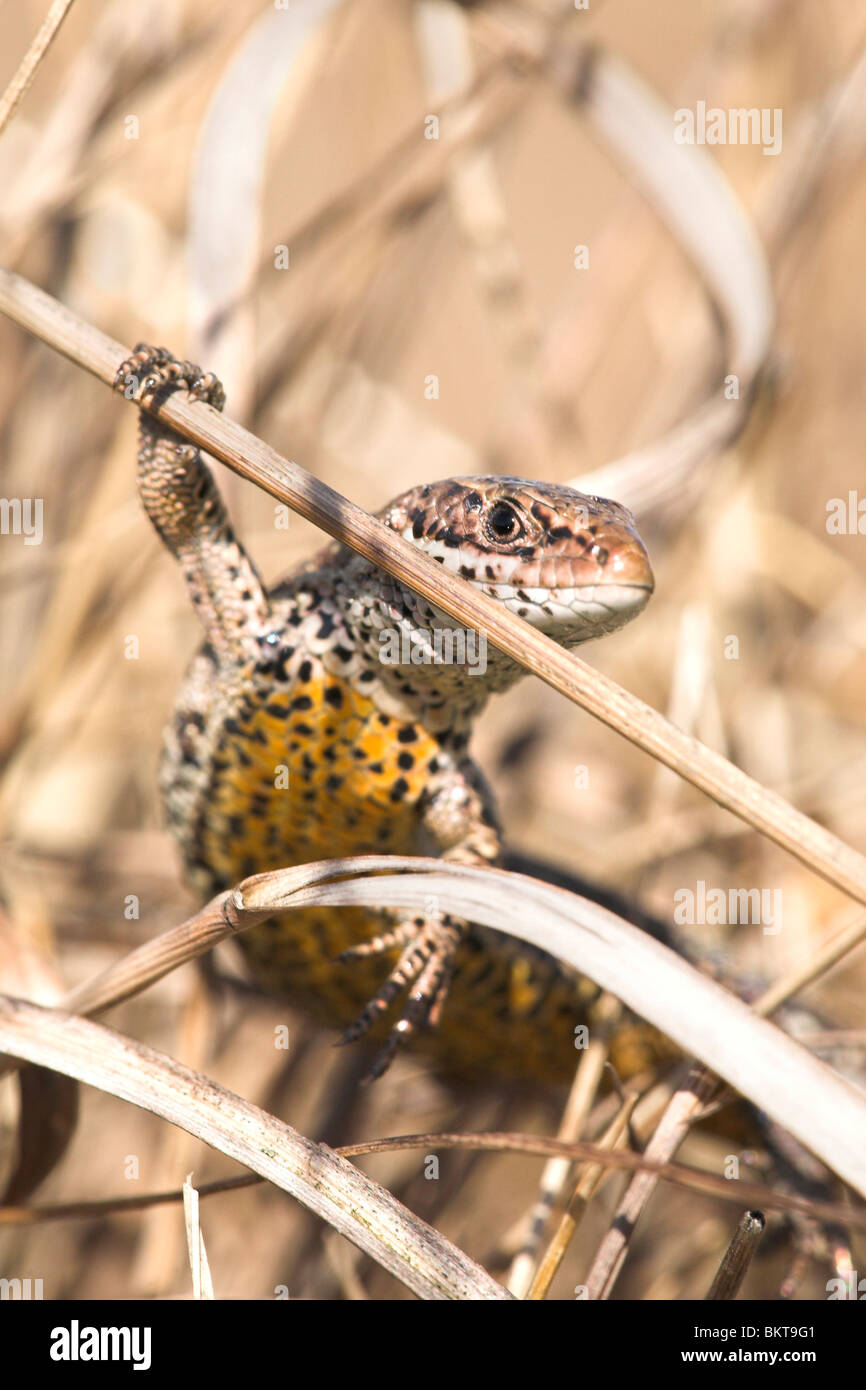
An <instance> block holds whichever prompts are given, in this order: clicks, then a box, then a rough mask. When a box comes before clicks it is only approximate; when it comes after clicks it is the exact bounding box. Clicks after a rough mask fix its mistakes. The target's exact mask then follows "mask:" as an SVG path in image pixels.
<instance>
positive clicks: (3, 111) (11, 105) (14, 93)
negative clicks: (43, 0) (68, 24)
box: [0, 0, 74, 134]
mask: <svg viewBox="0 0 866 1390" xmlns="http://www.w3.org/2000/svg"><path fill="white" fill-rule="evenodd" d="M73 3H74V0H54V4H53V5H52V6H51V9H50V10H49V11H48V13H47V15H46V16H45V18H44V19H43V21H42V23H41V25H40V26H39V33H38V34H37V35H36V37H35V39H34V40H33V42H32V43H31V45H30V47H29V48H28V50H27V52H26V53H25V54H24V57H23V58H22V59H21V63H20V65H19V67H18V71H17V72H16V73H15V76H14V77H13V78H12V81H11V82H10V83H9V86H8V87H7V88H6V91H5V92H4V93H3V96H2V97H0V134H2V132H3V130H4V129H5V128H6V125H7V123H8V122H9V120H10V118H11V116H12V115H13V114H14V112H15V110H16V108H17V107H18V105H19V103H20V102H21V101H22V100H23V99H24V96H25V95H26V93H27V89H28V87H29V86H30V83H31V82H32V81H33V79H34V77H35V76H36V72H37V69H38V67H39V64H40V63H41V62H42V59H43V58H44V57H45V54H46V53H47V52H48V50H49V48H50V47H51V45H52V43H53V42H54V38H55V35H56V34H57V31H58V29H59V28H60V26H61V24H62V23H63V21H64V19H65V18H66V16H67V14H68V13H69V11H70V10H71V8H72V5H73Z"/></svg>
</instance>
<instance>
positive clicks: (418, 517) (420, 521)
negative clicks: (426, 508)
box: [412, 512, 424, 541]
mask: <svg viewBox="0 0 866 1390" xmlns="http://www.w3.org/2000/svg"><path fill="white" fill-rule="evenodd" d="M423 534H424V516H423V513H421V512H416V513H415V518H414V520H413V522H412V535H413V536H414V537H415V539H416V541H418V540H420V539H421V537H422V536H423Z"/></svg>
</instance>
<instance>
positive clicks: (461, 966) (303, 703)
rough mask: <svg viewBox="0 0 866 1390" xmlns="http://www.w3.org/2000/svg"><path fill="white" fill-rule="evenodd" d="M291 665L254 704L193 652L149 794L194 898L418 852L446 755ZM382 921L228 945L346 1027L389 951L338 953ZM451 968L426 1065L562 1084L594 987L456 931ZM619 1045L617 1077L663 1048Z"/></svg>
mask: <svg viewBox="0 0 866 1390" xmlns="http://www.w3.org/2000/svg"><path fill="white" fill-rule="evenodd" d="M299 656H300V661H298V660H297V659H296V660H295V661H294V662H293V664H292V670H291V673H290V676H289V677H288V678H287V680H286V682H285V683H281V682H280V681H276V682H274V683H270V682H269V686H268V691H267V697H266V698H261V696H260V693H257V692H255V690H254V673H239V674H238V676H237V678H236V680H235V681H234V684H232V683H231V682H229V681H228V680H227V679H226V677H225V675H224V674H221V675H220V676H219V678H217V672H216V667H215V663H214V660H213V658H212V657H211V656H209V655H208V653H206V652H205V653H201V654H200V655H199V657H198V658H196V661H195V662H194V664H193V667H192V668H191V671H190V675H189V677H188V680H187V683H186V686H185V688H184V691H183V692H182V694H181V698H180V700H179V705H178V714H177V716H176V718H175V720H174V722H173V724H172V726H171V727H170V729H169V730H168V731H167V736H166V750H165V758H164V764H163V777H162V783H163V794H164V796H165V801H166V807H167V812H168V817H169V820H170V821H171V822H172V824H173V827H174V829H175V832H176V834H177V835H178V837H179V838H180V840H181V844H182V847H183V849H184V853H185V855H186V858H187V862H188V864H189V867H190V869H191V870H192V871H193V872H194V873H195V874H197V876H198V878H199V881H200V882H201V883H202V885H203V886H204V887H205V888H206V889H207V891H210V892H213V891H214V890H215V889H219V888H225V887H229V886H231V885H233V884H235V883H237V882H239V881H240V880H241V879H243V878H245V877H247V876H248V875H250V874H254V873H261V872H264V871H265V870H268V869H278V868H282V867H286V866H289V865H293V864H303V863H309V862H310V861H312V860H316V859H331V858H340V857H343V856H345V855H353V854H371V853H379V854H382V853H385V854H388V853H390V854H418V853H426V852H429V845H427V844H426V843H425V842H424V840H423V838H422V831H421V824H420V814H419V802H420V800H421V797H422V795H423V793H424V791H425V789H426V787H427V786H428V785H429V779H430V776H431V774H432V773H435V771H436V769H437V767H438V765H439V761H440V760H441V758H442V757H443V756H447V755H444V754H443V750H442V747H441V744H440V743H439V742H438V741H437V740H436V739H435V738H433V737H432V736H431V735H430V734H429V733H428V732H427V731H426V730H425V729H424V728H423V726H422V725H420V724H413V723H411V722H408V721H405V720H401V719H398V718H396V717H394V716H392V715H388V714H385V713H383V712H382V711H381V710H380V709H379V708H378V707H377V706H376V705H375V704H374V702H373V701H372V700H371V699H369V698H367V697H366V696H364V695H363V694H361V693H359V692H358V690H357V689H356V688H354V687H353V686H352V685H351V684H350V683H349V682H347V681H341V680H338V679H335V678H334V676H333V673H332V672H330V671H329V670H328V668H327V667H326V665H325V664H324V662H323V661H322V659H321V658H320V657H318V656H315V655H311V654H309V652H308V650H307V648H306V646H304V647H303V648H302V650H301V652H300V653H299ZM227 689H228V690H229V692H230V693H229V695H228V696H226V694H225V691H226V690H227ZM214 690H218V691H220V692H222V693H221V695H220V698H219V702H218V703H217V701H216V700H215V698H214V696H213V691H214ZM390 925H393V921H392V920H391V919H389V918H388V917H387V916H385V915H384V914H382V913H376V912H370V911H365V910H362V909H355V908H348V907H342V908H327V907H322V908H308V909H305V910H303V911H298V912H294V913H284V914H281V915H280V916H278V917H274V918H272V919H270V920H269V921H268V922H265V923H263V924H262V925H261V926H258V927H254V928H251V929H250V930H249V931H246V932H244V933H242V934H241V935H240V937H239V938H238V943H239V945H240V947H241V950H242V951H243V953H244V955H245V957H246V959H247V962H248V965H249V967H250V969H251V972H252V974H253V976H254V977H255V978H256V980H257V981H258V982H259V983H260V984H261V985H262V987H263V988H265V989H267V990H268V992H270V993H276V994H279V995H281V996H283V997H285V998H286V999H288V1000H289V1001H290V1002H292V1003H294V1004H296V1005H297V1006H298V1007H300V1008H301V1009H302V1010H303V1011H304V1012H305V1013H306V1014H308V1015H309V1016H310V1017H312V1018H315V1019H317V1020H318V1021H319V1022H321V1023H323V1024H325V1025H327V1026H330V1027H338V1028H345V1027H347V1026H348V1025H349V1024H350V1023H352V1022H354V1020H355V1019H356V1018H357V1017H358V1015H359V1014H360V1013H361V1011H362V1010H363V1008H364V1006H365V1005H366V1003H367V1002H368V1000H369V999H370V998H371V997H372V996H373V995H375V994H376V992H377V991H378V989H379V987H380V986H381V984H382V981H383V980H384V979H385V978H386V977H387V975H388V973H389V971H390V969H391V968H392V966H393V964H394V963H395V961H396V959H397V955H398V952H397V951H393V952H388V953H385V954H383V955H379V956H373V957H369V958H366V959H360V960H353V961H352V962H350V963H345V964H342V963H340V962H339V961H338V960H337V959H336V958H337V957H338V956H339V955H340V953H341V952H343V951H345V950H347V949H348V948H350V947H352V946H355V945H358V944H360V943H362V942H365V941H369V940H370V939H371V938H372V937H374V936H376V935H378V934H379V933H381V932H382V931H383V930H386V929H387V928H388V926H390ZM455 965H456V968H455V971H454V977H453V981H452V985H451V989H450V992H449V995H448V998H447V1000H446V1003H445V1006H444V1009H443V1012H442V1017H441V1021H440V1024H439V1026H438V1028H437V1029H436V1030H435V1031H434V1032H432V1033H430V1034H429V1035H426V1036H422V1037H421V1038H420V1039H419V1042H420V1045H421V1047H422V1048H423V1049H424V1050H425V1051H429V1052H430V1053H432V1054H433V1055H434V1056H435V1058H436V1060H437V1062H438V1063H439V1064H440V1065H444V1066H445V1067H447V1068H449V1069H453V1070H456V1071H459V1072H462V1073H466V1072H472V1071H477V1072H481V1073H486V1074H493V1075H502V1076H505V1077H509V1076H510V1077H515V1076H524V1077H530V1078H535V1079H540V1080H546V1081H548V1082H549V1081H556V1080H566V1079H567V1078H568V1077H569V1076H570V1075H571V1074H572V1072H573V1069H574V1066H575V1062H576V1060H577V1057H578V1054H577V1053H576V1051H575V1031H574V1030H575V1027H576V1026H577V1025H578V1024H581V1023H584V1022H585V1021H586V1019H587V1016H588V1011H589V1010H590V1009H591V1006H592V1003H593V1001H594V999H595V998H596V997H597V995H598V989H597V987H596V986H595V985H594V984H593V983H592V982H590V981H588V980H583V979H580V978H576V977H575V976H574V974H573V973H572V972H571V971H569V970H566V969H565V968H564V967H562V966H561V965H560V964H559V962H557V961H556V960H554V959H553V958H552V957H550V956H547V955H545V954H544V953H542V952H538V951H533V950H531V949H530V948H526V947H517V946H515V945H514V944H513V943H512V942H511V941H509V940H507V939H505V938H502V937H500V936H498V935H497V934H496V933H495V932H490V931H486V930H482V929H470V932H469V934H468V936H467V938H466V939H465V941H464V943H463V944H462V945H461V947H460V949H459V952H458V957H457V960H456V962H455ZM391 1022H392V1020H391V1019H390V1018H389V1017H383V1018H382V1019H380V1020H379V1021H378V1022H377V1023H376V1024H374V1026H373V1028H372V1029H371V1030H370V1036H371V1038H373V1039H376V1040H381V1039H382V1038H384V1037H385V1036H386V1035H387V1033H388V1031H389V1028H390V1026H391ZM621 1040H622V1041H623V1046H622V1047H620V1048H619V1049H618V1056H617V1058H616V1059H615V1064H616V1066H617V1070H618V1071H619V1074H620V1075H621V1076H623V1077H624V1078H627V1077H628V1076H631V1075H633V1074H634V1073H635V1072H636V1071H638V1070H643V1069H644V1068H645V1067H647V1066H649V1065H651V1064H652V1063H653V1062H658V1061H659V1060H660V1056H667V1055H668V1054H669V1052H670V1051H671V1049H670V1048H669V1045H667V1043H666V1040H665V1039H663V1038H662V1037H661V1035H659V1034H657V1033H655V1032H654V1030H650V1029H648V1028H646V1027H645V1026H644V1025H642V1024H639V1023H637V1022H635V1027H634V1029H633V1030H624V1031H622V1032H621Z"/></svg>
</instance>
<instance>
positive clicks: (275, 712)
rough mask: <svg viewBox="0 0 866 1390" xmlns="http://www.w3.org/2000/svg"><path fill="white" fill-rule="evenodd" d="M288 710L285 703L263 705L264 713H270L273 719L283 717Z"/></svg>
mask: <svg viewBox="0 0 866 1390" xmlns="http://www.w3.org/2000/svg"><path fill="white" fill-rule="evenodd" d="M288 712H289V709H288V706H287V705H275V704H270V705H265V714H270V715H272V716H273V718H274V719H285V718H286V716H287V714H288Z"/></svg>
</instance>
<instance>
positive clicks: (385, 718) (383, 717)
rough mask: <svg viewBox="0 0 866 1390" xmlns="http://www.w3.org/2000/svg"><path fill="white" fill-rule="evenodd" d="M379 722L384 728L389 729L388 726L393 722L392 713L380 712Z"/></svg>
mask: <svg viewBox="0 0 866 1390" xmlns="http://www.w3.org/2000/svg"><path fill="white" fill-rule="evenodd" d="M379 723H380V724H381V725H382V728H383V729H387V728H388V726H389V725H390V723H391V716H390V714H380V715H379Z"/></svg>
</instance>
